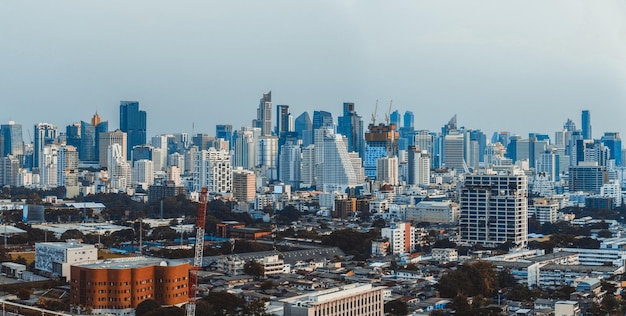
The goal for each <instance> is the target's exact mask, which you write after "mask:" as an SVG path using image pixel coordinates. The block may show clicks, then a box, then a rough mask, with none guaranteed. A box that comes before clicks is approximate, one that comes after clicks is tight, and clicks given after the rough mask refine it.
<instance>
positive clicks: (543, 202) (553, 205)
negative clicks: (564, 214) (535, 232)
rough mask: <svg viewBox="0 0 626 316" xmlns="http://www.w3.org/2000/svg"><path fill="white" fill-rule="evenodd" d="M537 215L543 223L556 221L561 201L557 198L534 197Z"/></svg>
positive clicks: (538, 219)
mask: <svg viewBox="0 0 626 316" xmlns="http://www.w3.org/2000/svg"><path fill="white" fill-rule="evenodd" d="M533 204H534V205H533V206H534V208H535V217H536V218H537V221H539V223H540V224H541V225H543V224H546V223H556V221H557V213H558V210H559V203H558V202H557V201H556V200H551V199H546V198H538V199H534V203H533Z"/></svg>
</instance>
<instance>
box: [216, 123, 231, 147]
mask: <svg viewBox="0 0 626 316" xmlns="http://www.w3.org/2000/svg"><path fill="white" fill-rule="evenodd" d="M215 137H217V138H221V139H223V140H225V141H228V150H232V149H233V126H232V125H230V124H221V125H215Z"/></svg>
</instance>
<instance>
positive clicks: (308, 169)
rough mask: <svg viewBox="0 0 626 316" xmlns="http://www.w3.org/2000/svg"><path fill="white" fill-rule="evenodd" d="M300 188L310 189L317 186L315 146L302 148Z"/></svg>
mask: <svg viewBox="0 0 626 316" xmlns="http://www.w3.org/2000/svg"><path fill="white" fill-rule="evenodd" d="M301 151H302V161H301V162H302V166H301V169H300V182H301V183H300V187H301V188H309V187H311V186H313V185H314V184H315V145H309V146H306V147H302V150H301Z"/></svg>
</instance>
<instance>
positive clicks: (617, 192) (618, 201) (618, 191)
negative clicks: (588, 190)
mask: <svg viewBox="0 0 626 316" xmlns="http://www.w3.org/2000/svg"><path fill="white" fill-rule="evenodd" d="M600 195H601V196H603V197H609V198H613V205H615V207H619V206H621V205H622V186H621V185H620V183H619V181H618V180H609V182H607V183H605V184H603V185H602V187H601V188H600Z"/></svg>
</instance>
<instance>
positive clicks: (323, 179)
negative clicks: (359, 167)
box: [315, 129, 358, 192]
mask: <svg viewBox="0 0 626 316" xmlns="http://www.w3.org/2000/svg"><path fill="white" fill-rule="evenodd" d="M323 131H325V133H324V136H323V142H322V143H321V144H319V145H320V146H323V148H324V151H323V152H324V157H323V159H322V160H321V162H319V163H318V164H317V170H316V172H317V174H318V177H317V189H318V190H319V189H323V191H325V192H329V191H334V190H340V191H343V189H345V188H347V187H354V186H356V185H357V184H358V181H357V177H356V173H355V171H354V166H353V164H352V159H351V158H350V155H349V154H348V146H347V144H346V138H345V137H344V136H342V135H339V134H335V133H333V131H332V130H330V129H326V130H323ZM315 146H316V152H317V147H318V145H317V144H316V145H315Z"/></svg>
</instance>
